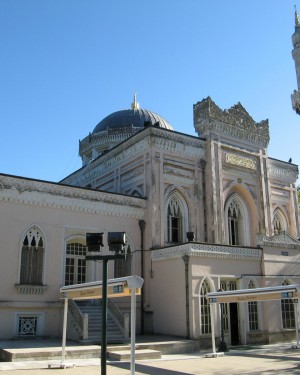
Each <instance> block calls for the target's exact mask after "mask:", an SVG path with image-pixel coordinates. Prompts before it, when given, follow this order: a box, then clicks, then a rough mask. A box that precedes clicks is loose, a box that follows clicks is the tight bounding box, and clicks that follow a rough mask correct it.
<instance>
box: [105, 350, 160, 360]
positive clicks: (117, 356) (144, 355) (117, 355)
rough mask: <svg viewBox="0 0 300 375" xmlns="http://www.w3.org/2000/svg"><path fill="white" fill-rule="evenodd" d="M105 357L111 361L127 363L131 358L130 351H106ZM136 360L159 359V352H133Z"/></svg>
mask: <svg viewBox="0 0 300 375" xmlns="http://www.w3.org/2000/svg"><path fill="white" fill-rule="evenodd" d="M107 356H108V358H109V359H111V360H113V361H128V360H130V358H131V351H130V350H118V351H108V352H107ZM135 358H136V359H160V358H161V352H160V351H159V350H151V349H138V350H136V351H135Z"/></svg>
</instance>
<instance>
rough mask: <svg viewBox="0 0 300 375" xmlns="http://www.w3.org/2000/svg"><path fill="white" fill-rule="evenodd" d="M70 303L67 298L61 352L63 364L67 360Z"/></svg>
mask: <svg viewBox="0 0 300 375" xmlns="http://www.w3.org/2000/svg"><path fill="white" fill-rule="evenodd" d="M68 301H69V299H68V298H65V303H64V322H63V336H62V352H61V363H62V364H63V363H64V362H65V359H66V340H67V318H68Z"/></svg>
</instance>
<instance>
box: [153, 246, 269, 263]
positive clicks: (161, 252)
mask: <svg viewBox="0 0 300 375" xmlns="http://www.w3.org/2000/svg"><path fill="white" fill-rule="evenodd" d="M185 255H188V256H190V257H198V258H214V259H216V258H217V259H235V260H260V259H261V256H262V250H261V249H256V248H245V247H233V246H226V245H224V246H222V245H213V244H197V243H187V244H182V245H179V246H171V247H165V248H162V249H157V250H153V251H152V252H151V258H152V260H153V261H154V262H159V261H165V260H175V259H180V258H182V257H183V256H185Z"/></svg>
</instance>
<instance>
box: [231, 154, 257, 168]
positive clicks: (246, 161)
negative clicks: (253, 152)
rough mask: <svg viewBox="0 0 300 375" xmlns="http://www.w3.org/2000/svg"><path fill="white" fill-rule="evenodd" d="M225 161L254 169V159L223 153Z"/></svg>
mask: <svg viewBox="0 0 300 375" xmlns="http://www.w3.org/2000/svg"><path fill="white" fill-rule="evenodd" d="M225 162H226V163H227V164H233V165H237V166H239V167H243V168H248V169H252V170H254V171H256V161H255V160H253V159H250V158H245V157H243V156H239V155H235V154H229V153H225Z"/></svg>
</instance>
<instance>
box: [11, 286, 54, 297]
mask: <svg viewBox="0 0 300 375" xmlns="http://www.w3.org/2000/svg"><path fill="white" fill-rule="evenodd" d="M15 288H16V290H17V292H18V294H34V295H42V294H44V293H45V292H46V290H47V289H48V286H47V285H20V284H15Z"/></svg>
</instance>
